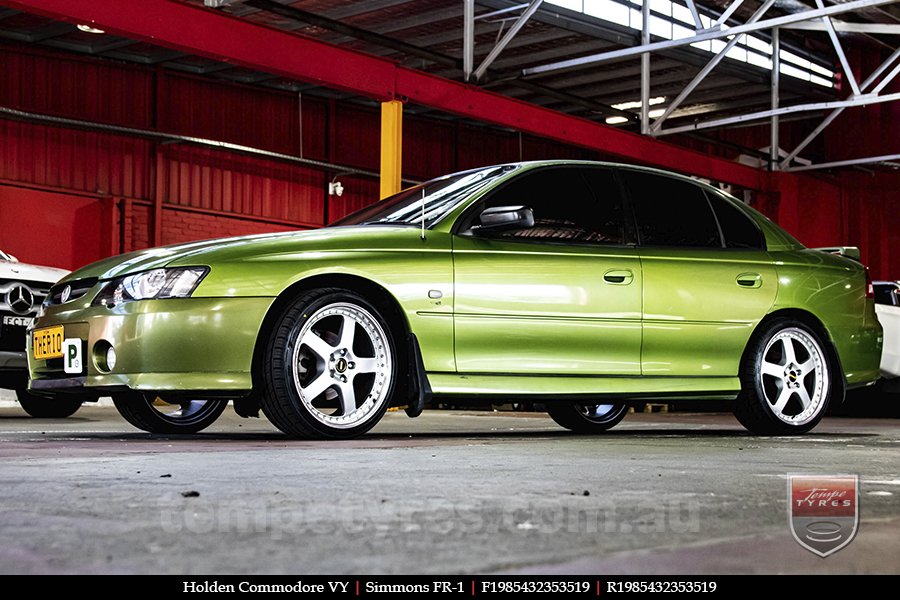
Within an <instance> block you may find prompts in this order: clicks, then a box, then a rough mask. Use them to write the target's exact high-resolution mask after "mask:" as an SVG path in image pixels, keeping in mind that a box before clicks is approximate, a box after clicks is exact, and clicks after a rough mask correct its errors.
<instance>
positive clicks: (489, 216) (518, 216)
mask: <svg viewBox="0 0 900 600" xmlns="http://www.w3.org/2000/svg"><path fill="white" fill-rule="evenodd" d="M479 220H480V221H481V226H480V227H477V228H473V231H474V232H475V233H479V232H482V231H504V230H507V229H528V228H529V227H534V212H533V211H532V210H531V209H530V208H528V207H527V206H495V207H494V208H487V209H485V210H484V211H482V213H481V215H480V216H479Z"/></svg>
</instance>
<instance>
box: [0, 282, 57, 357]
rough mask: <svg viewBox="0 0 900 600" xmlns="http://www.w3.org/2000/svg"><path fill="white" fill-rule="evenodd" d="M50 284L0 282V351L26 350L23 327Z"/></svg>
mask: <svg viewBox="0 0 900 600" xmlns="http://www.w3.org/2000/svg"><path fill="white" fill-rule="evenodd" d="M49 287H50V284H49V283H45V282H42V281H30V280H27V279H0V351H4V352H21V351H23V350H25V325H26V324H27V323H29V322H30V321H31V319H33V318H34V316H35V315H36V314H37V311H38V309H39V308H40V307H41V303H42V302H43V301H44V299H45V298H46V297H47V292H48V289H49Z"/></svg>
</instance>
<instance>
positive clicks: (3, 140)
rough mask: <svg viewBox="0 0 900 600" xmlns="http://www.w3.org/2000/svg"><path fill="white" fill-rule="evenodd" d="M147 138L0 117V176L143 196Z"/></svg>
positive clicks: (146, 192)
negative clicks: (64, 127) (63, 127)
mask: <svg viewBox="0 0 900 600" xmlns="http://www.w3.org/2000/svg"><path fill="white" fill-rule="evenodd" d="M150 149H151V143H150V142H148V141H146V140H141V139H137V138H130V137H124V136H119V135H110V134H105V133H96V132H91V131H80V130H74V129H62V128H59V127H48V126H44V125H35V124H32V123H21V122H18V121H9V120H6V119H0V179H7V180H12V181H21V182H26V183H34V184H38V185H45V186H52V187H58V188H65V189H70V190H79V191H85V192H90V193H100V194H109V195H114V196H129V197H132V198H148V197H149V196H150V189H151V188H150V179H151V177H150Z"/></svg>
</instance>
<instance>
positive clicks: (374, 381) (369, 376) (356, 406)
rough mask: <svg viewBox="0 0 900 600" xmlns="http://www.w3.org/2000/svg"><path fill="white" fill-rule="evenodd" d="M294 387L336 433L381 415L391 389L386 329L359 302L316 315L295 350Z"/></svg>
mask: <svg viewBox="0 0 900 600" xmlns="http://www.w3.org/2000/svg"><path fill="white" fill-rule="evenodd" d="M293 365H294V368H293V369H292V371H293V379H294V389H295V390H296V392H297V395H298V396H299V397H300V400H301V402H303V404H304V406H305V407H306V408H307V410H308V411H309V413H310V414H311V415H312V416H313V417H314V418H315V419H316V420H318V421H319V422H321V423H323V424H325V425H328V426H330V427H335V428H338V429H348V428H351V427H355V426H357V425H360V424H361V423H364V422H365V421H366V420H368V419H369V418H370V417H371V416H373V415H376V414H378V412H379V409H380V408H381V407H382V405H383V404H384V403H385V402H386V401H387V397H388V392H389V391H390V388H391V385H390V384H391V373H392V372H393V371H392V363H391V352H390V347H389V345H388V341H387V335H385V332H384V329H382V327H381V325H380V324H379V323H378V321H377V320H376V319H375V317H374V316H373V315H372V314H371V313H369V311H367V310H365V309H364V308H362V307H360V306H357V305H356V304H350V303H346V302H337V303H334V304H329V305H327V306H324V307H322V308H320V309H318V310H317V311H316V312H315V313H313V314H312V315H311V316H310V317H309V319H307V321H306V323H304V325H303V327H302V328H301V329H300V331H299V333H298V334H297V340H296V343H294V350H293Z"/></svg>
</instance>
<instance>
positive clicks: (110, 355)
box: [106, 346, 116, 371]
mask: <svg viewBox="0 0 900 600" xmlns="http://www.w3.org/2000/svg"><path fill="white" fill-rule="evenodd" d="M106 368H107V369H108V370H110V371H112V370H113V369H115V368H116V349H115V348H113V347H112V346H110V347H109V349H108V350H107V351H106Z"/></svg>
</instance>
